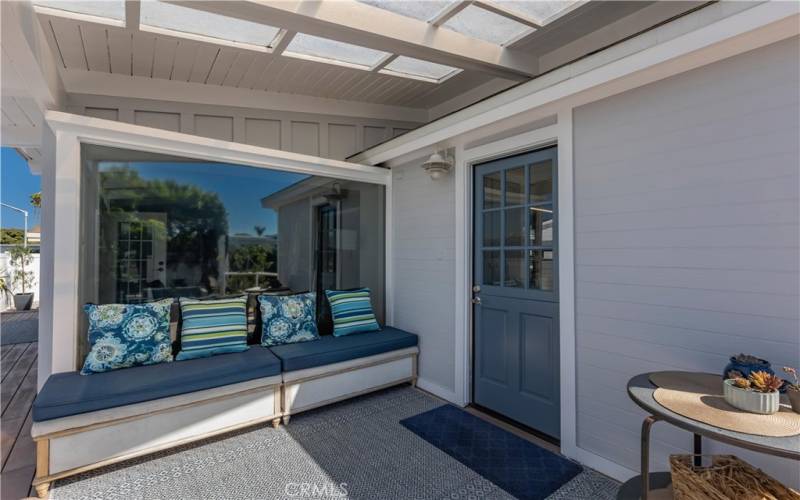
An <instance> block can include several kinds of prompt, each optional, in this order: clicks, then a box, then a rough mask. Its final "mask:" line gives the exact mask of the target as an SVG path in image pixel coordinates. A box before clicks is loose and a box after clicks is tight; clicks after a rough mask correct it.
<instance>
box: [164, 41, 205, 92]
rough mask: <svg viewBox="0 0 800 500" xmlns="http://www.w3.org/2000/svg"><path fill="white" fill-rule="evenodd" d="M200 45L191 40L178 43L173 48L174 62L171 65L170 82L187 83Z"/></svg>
mask: <svg viewBox="0 0 800 500" xmlns="http://www.w3.org/2000/svg"><path fill="white" fill-rule="evenodd" d="M199 47H200V44H199V43H197V42H193V41H191V40H182V41H180V42H178V46H177V47H176V48H175V62H174V63H173V64H172V76H171V77H170V80H175V81H179V82H188V81H189V75H190V74H191V73H192V66H194V58H195V53H196V52H197V49H198V48H199Z"/></svg>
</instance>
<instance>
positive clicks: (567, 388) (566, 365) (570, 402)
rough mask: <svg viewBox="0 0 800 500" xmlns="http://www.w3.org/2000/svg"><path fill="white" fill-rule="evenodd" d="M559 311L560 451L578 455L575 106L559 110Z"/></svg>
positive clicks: (572, 455) (570, 455)
mask: <svg viewBox="0 0 800 500" xmlns="http://www.w3.org/2000/svg"><path fill="white" fill-rule="evenodd" d="M556 127H557V130H558V300H559V306H558V312H559V320H558V321H559V329H560V331H561V333H560V336H559V339H560V345H559V352H560V356H561V359H560V365H561V453H563V454H564V455H566V456H567V457H571V458H576V454H577V440H576V432H577V427H576V426H577V418H576V414H575V412H576V406H577V405H576V392H575V391H576V383H575V377H576V376H577V373H576V366H575V362H576V360H575V206H574V205H575V204H574V179H573V173H574V171H573V164H572V108H569V107H568V108H565V109H563V110H560V111H559V113H558V124H557V125H556Z"/></svg>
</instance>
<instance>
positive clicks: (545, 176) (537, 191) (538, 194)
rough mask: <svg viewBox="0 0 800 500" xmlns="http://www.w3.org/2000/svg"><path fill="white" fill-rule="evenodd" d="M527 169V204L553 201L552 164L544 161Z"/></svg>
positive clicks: (549, 161)
mask: <svg viewBox="0 0 800 500" xmlns="http://www.w3.org/2000/svg"><path fill="white" fill-rule="evenodd" d="M529 168H530V183H531V186H530V197H529V201H528V203H542V202H549V201H553V162H552V161H551V160H545V161H541V162H539V163H534V164H533V165H531V166H530V167H529Z"/></svg>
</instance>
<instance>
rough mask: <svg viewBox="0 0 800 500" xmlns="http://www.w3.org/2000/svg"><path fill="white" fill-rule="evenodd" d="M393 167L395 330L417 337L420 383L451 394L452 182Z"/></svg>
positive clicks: (413, 166) (412, 167)
mask: <svg viewBox="0 0 800 500" xmlns="http://www.w3.org/2000/svg"><path fill="white" fill-rule="evenodd" d="M423 161H425V159H424V158H420V159H419V160H418V161H414V162H411V163H409V164H406V165H402V166H399V167H394V168H392V198H393V199H392V213H393V218H392V233H393V234H392V243H391V244H392V245H393V246H392V249H393V250H392V252H393V256H392V258H393V267H394V272H393V276H394V286H393V290H394V326H396V327H398V328H402V329H404V330H408V331H410V332H414V333H417V334H419V336H420V357H419V374H420V378H421V379H423V381H424V382H430V383H434V384H436V385H438V386H440V387H442V388H443V389H445V390H447V391H453V390H455V349H454V347H453V343H454V342H455V340H454V333H453V332H454V331H455V315H454V314H453V311H454V310H455V299H454V297H455V260H454V257H453V256H454V255H455V224H454V223H453V221H454V220H455V198H454V196H455V183H454V180H453V176H452V175H449V176H445V177H443V178H441V179H439V180H436V181H434V180H432V179H431V178H430V176H429V175H428V174H427V173H426V172H425V171H424V170H423V169H422V168H421V165H422V162H423Z"/></svg>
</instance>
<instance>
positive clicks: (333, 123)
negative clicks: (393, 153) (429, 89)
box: [67, 95, 419, 160]
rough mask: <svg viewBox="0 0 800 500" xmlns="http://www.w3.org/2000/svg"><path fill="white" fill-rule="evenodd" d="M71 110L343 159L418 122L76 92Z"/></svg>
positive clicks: (405, 130) (71, 97) (71, 102)
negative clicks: (78, 93) (80, 93)
mask: <svg viewBox="0 0 800 500" xmlns="http://www.w3.org/2000/svg"><path fill="white" fill-rule="evenodd" d="M67 111H69V112H71V113H77V114H83V115H87V116H94V117H97V118H103V119H106V120H119V121H123V122H128V123H135V124H137V125H143V126H146V127H153V128H160V129H165V130H172V131H175V132H183V133H187V134H196V135H200V136H203V137H211V138H214V139H222V140H225V141H234V142H241V143H245V144H253V145H255V146H263V147H268V148H276V149H282V150H285V151H293V152H295V153H305V154H310V155H314V156H322V157H323V158H333V159H336V160H344V159H345V158H347V157H348V156H350V155H352V154H355V153H357V152H359V151H362V150H364V149H366V148H369V147H371V146H374V145H375V144H378V143H379V142H383V141H385V140H388V139H390V138H392V137H395V136H397V135H400V134H402V133H404V132H407V131H408V130H410V129H412V128H414V127H416V126H417V125H419V124H415V123H411V122H405V121H392V120H381V119H376V118H359V117H345V116H334V115H323V114H309V113H290V112H285V111H268V110H260V109H246V108H234V107H230V106H209V105H199V104H186V103H175V102H165V101H151V100H146V99H122V98H115V97H106V96H91V95H72V96H70V103H69V106H67Z"/></svg>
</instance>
